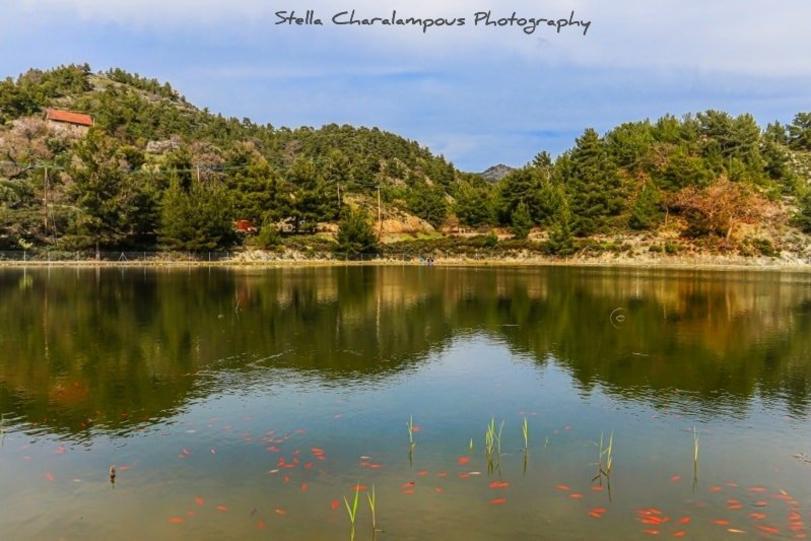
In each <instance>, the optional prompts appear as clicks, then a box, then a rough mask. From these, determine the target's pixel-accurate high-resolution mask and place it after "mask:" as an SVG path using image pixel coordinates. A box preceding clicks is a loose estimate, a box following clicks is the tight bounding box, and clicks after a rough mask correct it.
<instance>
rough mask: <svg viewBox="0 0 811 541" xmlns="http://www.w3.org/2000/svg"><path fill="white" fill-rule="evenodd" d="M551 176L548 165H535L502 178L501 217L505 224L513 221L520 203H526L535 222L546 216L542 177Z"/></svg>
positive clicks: (500, 194)
mask: <svg viewBox="0 0 811 541" xmlns="http://www.w3.org/2000/svg"><path fill="white" fill-rule="evenodd" d="M548 176H551V171H550V170H549V168H548V167H545V168H537V167H534V166H531V167H523V168H521V169H516V170H515V171H513V172H511V173H510V174H509V175H507V176H506V177H504V178H503V179H502V180H501V183H500V186H499V193H498V199H499V218H500V220H501V222H502V223H503V224H505V225H509V224H510V223H511V222H512V215H513V213H515V211H516V209H517V208H518V205H520V204H521V203H523V204H525V205H526V207H527V209H528V211H529V213H530V217H531V218H532V221H533V224H535V223H541V222H542V221H543V220H544V219H545V218H546V212H545V211H546V209H545V208H544V207H543V206H542V205H541V201H540V191H541V186H542V178H544V177H548Z"/></svg>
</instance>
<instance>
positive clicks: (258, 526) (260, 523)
mask: <svg viewBox="0 0 811 541" xmlns="http://www.w3.org/2000/svg"><path fill="white" fill-rule="evenodd" d="M265 528H267V524H265V521H264V520H262V519H261V518H260V519H259V520H258V521H257V522H256V529H257V530H264V529H265Z"/></svg>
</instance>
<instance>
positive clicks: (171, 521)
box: [169, 517, 186, 524]
mask: <svg viewBox="0 0 811 541" xmlns="http://www.w3.org/2000/svg"><path fill="white" fill-rule="evenodd" d="M184 522H186V520H185V519H184V518H183V517H169V524H183V523H184Z"/></svg>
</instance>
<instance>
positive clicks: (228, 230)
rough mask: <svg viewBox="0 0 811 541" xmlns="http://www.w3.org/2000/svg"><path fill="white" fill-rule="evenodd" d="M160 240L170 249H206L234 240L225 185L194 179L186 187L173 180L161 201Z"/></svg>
mask: <svg viewBox="0 0 811 541" xmlns="http://www.w3.org/2000/svg"><path fill="white" fill-rule="evenodd" d="M159 239H160V243H161V245H162V246H163V247H165V248H167V249H169V250H183V251H192V252H198V251H204V250H213V249H215V248H222V247H225V246H228V245H229V244H231V243H232V242H233V239H234V232H233V217H232V210H231V206H230V204H229V201H228V197H227V195H226V192H225V190H224V189H222V188H221V187H219V186H217V185H205V184H203V183H198V182H195V183H194V184H193V185H192V186H191V188H190V189H189V190H188V191H187V190H184V189H183V188H182V187H181V186H180V184H179V183H177V182H175V183H173V184H172V185H171V186H170V187H169V189H168V190H166V192H165V193H164V196H163V202H162V205H161V228H160V235H159Z"/></svg>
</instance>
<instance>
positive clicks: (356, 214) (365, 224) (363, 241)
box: [336, 207, 379, 259]
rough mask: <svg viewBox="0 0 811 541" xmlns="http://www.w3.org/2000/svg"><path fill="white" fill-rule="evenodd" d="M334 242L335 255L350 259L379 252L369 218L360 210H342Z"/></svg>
mask: <svg viewBox="0 0 811 541" xmlns="http://www.w3.org/2000/svg"><path fill="white" fill-rule="evenodd" d="M336 240H337V241H338V245H337V247H336V251H337V253H339V254H343V255H346V256H347V257H349V258H352V259H354V258H356V257H358V256H359V255H363V254H376V253H378V252H379V247H378V244H377V236H376V235H375V231H374V228H373V227H372V224H371V222H370V220H369V216H368V214H366V212H364V211H363V210H360V209H358V210H354V209H351V208H349V207H347V208H345V209H344V211H343V212H342V213H341V221H340V223H339V224H338V236H337V239H336Z"/></svg>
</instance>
